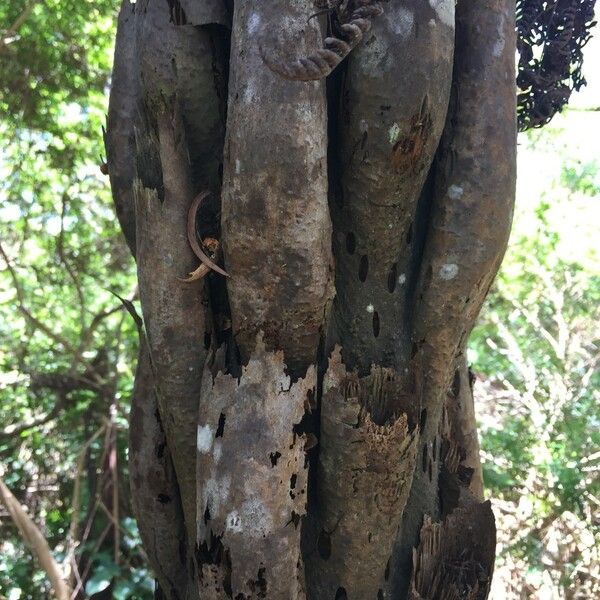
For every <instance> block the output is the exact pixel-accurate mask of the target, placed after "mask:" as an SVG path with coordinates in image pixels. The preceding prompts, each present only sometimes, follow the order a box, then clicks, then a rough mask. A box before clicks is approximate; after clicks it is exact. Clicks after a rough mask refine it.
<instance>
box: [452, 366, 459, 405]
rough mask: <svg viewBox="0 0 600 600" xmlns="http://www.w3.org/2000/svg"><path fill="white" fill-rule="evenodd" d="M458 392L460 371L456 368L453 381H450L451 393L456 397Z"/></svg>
mask: <svg viewBox="0 0 600 600" xmlns="http://www.w3.org/2000/svg"><path fill="white" fill-rule="evenodd" d="M459 394H460V371H459V370H458V369H457V370H456V371H454V381H453V382H452V395H453V396H454V397H455V398H458V395H459Z"/></svg>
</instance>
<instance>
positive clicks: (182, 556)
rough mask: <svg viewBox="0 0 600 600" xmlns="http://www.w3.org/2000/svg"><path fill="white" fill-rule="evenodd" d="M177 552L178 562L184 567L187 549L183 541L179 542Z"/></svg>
mask: <svg viewBox="0 0 600 600" xmlns="http://www.w3.org/2000/svg"><path fill="white" fill-rule="evenodd" d="M177 550H178V551H179V562H180V563H181V564H182V565H185V561H186V560H187V547H186V544H185V540H179V544H178V548H177Z"/></svg>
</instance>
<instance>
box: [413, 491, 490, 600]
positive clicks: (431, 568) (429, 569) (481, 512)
mask: <svg viewBox="0 0 600 600" xmlns="http://www.w3.org/2000/svg"><path fill="white" fill-rule="evenodd" d="M495 552H496V525H495V522H494V515H493V513H492V508H491V505H490V503H489V502H483V503H481V504H479V503H477V502H474V501H473V500H472V499H471V500H466V501H465V502H464V505H463V506H462V507H461V508H458V509H456V510H455V511H454V512H453V513H452V514H451V515H450V516H449V517H448V518H447V519H446V520H445V521H444V522H443V523H434V522H433V521H432V520H431V519H430V518H429V517H426V518H425V522H424V524H423V527H422V529H421V541H420V543H419V547H418V548H417V549H415V551H414V553H413V562H414V571H413V577H412V580H411V584H410V591H409V594H408V600H430V599H431V600H433V599H434V598H435V600H459V599H461V600H462V599H464V600H485V599H486V598H487V597H488V594H489V592H490V585H491V582H492V574H493V572H494V557H495Z"/></svg>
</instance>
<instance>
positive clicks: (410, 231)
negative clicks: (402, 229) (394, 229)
mask: <svg viewBox="0 0 600 600" xmlns="http://www.w3.org/2000/svg"><path fill="white" fill-rule="evenodd" d="M412 241H413V224H412V221H411V223H410V225H409V226H408V231H407V232H406V245H407V246H410V245H411V244H412Z"/></svg>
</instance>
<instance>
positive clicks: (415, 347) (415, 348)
mask: <svg viewBox="0 0 600 600" xmlns="http://www.w3.org/2000/svg"><path fill="white" fill-rule="evenodd" d="M418 351H419V344H417V342H413V345H412V346H411V349H410V357H411V358H414V357H415V356H416V355H417V352H418Z"/></svg>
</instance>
